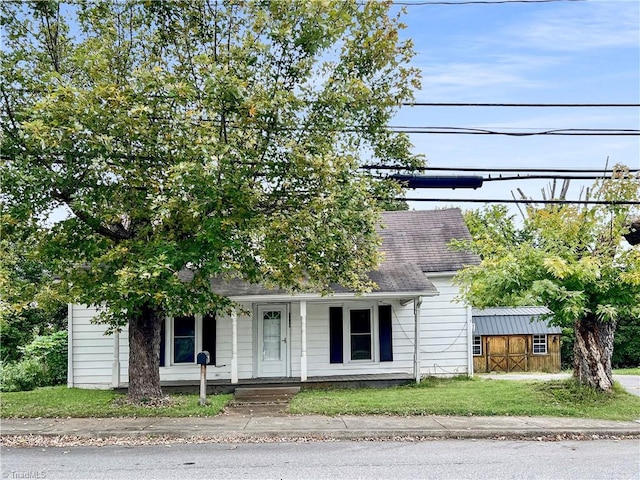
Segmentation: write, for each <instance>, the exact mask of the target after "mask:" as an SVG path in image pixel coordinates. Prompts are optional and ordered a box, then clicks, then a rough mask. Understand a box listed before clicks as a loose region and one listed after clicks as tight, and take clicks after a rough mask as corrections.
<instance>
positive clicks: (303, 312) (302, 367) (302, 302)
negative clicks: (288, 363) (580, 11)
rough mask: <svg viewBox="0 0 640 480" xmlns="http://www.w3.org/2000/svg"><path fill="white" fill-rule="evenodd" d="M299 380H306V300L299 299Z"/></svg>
mask: <svg viewBox="0 0 640 480" xmlns="http://www.w3.org/2000/svg"><path fill="white" fill-rule="evenodd" d="M300 332H301V335H302V339H301V346H300V381H301V382H306V381H307V301H306V300H300Z"/></svg>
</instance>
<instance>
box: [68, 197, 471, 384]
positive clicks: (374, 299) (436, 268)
mask: <svg viewBox="0 0 640 480" xmlns="http://www.w3.org/2000/svg"><path fill="white" fill-rule="evenodd" d="M379 232H380V235H381V237H382V246H381V249H382V251H383V252H384V261H383V262H382V264H381V265H380V267H379V269H378V270H377V271H375V272H371V274H370V277H371V279H372V280H373V281H374V282H375V283H376V285H377V288H376V289H375V290H374V291H372V292H370V293H368V294H364V295H359V296H358V295H355V294H354V293H352V292H348V291H346V290H344V289H341V288H340V287H337V288H336V289H335V293H334V294H333V295H331V296H324V297H323V296H320V295H317V294H295V295H292V294H290V293H288V292H286V291H282V290H269V289H266V288H264V287H262V286H260V285H249V284H246V283H243V282H240V281H232V282H226V283H224V284H222V283H221V284H214V286H213V288H214V289H215V290H216V291H217V292H218V293H221V294H224V295H227V296H229V297H230V298H231V299H232V300H234V302H235V304H236V309H235V310H233V311H231V312H230V313H229V314H217V315H216V314H210V313H207V312H203V313H202V314H196V315H191V316H185V317H168V318H166V319H165V321H164V324H163V328H162V341H161V348H160V365H161V366H160V379H161V382H164V383H165V384H170V383H171V382H182V381H194V382H195V381H197V380H198V379H199V375H200V368H199V367H198V365H197V364H196V356H197V353H198V352H200V351H205V350H206V351H208V352H209V354H210V364H209V365H208V367H207V379H208V380H209V381H219V382H223V383H225V382H227V383H229V384H232V385H233V384H238V383H242V382H243V381H245V380H249V379H265V380H269V379H294V380H298V381H300V382H306V381H311V380H313V379H317V378H333V377H340V376H349V375H382V374H386V375H387V376H389V377H390V378H391V377H394V376H395V377H398V378H414V379H416V380H419V378H421V377H422V376H426V375H442V376H452V375H461V374H471V373H472V371H473V357H472V351H471V346H472V333H473V332H472V322H471V310H470V308H469V307H467V306H465V305H464V304H462V303H458V302H456V301H455V299H456V297H457V295H458V294H459V290H458V287H457V286H454V285H453V283H452V278H453V275H454V274H455V272H456V271H457V270H458V269H460V268H462V267H463V266H464V265H467V264H473V263H477V258H476V257H475V256H473V255H471V254H469V253H465V252H460V251H454V250H451V249H450V248H449V247H448V243H449V242H450V241H451V240H453V239H468V238H469V232H468V230H467V229H466V227H465V225H464V222H463V219H462V215H461V213H460V211H459V210H458V209H444V210H434V211H403V212H386V213H384V214H383V217H382V225H381V228H380V230H379ZM95 315H96V309H95V308H93V307H87V306H82V305H69V345H70V348H69V372H68V373H69V374H68V385H69V386H73V387H81V388H118V387H123V386H126V384H127V383H128V359H129V351H128V332H127V329H126V327H125V329H124V330H123V331H122V332H120V333H119V334H113V335H110V336H106V335H104V330H105V326H104V325H98V324H93V323H91V320H92V318H93V317H94V316H95Z"/></svg>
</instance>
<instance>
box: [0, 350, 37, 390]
mask: <svg viewBox="0 0 640 480" xmlns="http://www.w3.org/2000/svg"><path fill="white" fill-rule="evenodd" d="M46 382H47V371H46V367H45V365H44V364H43V363H42V360H40V359H39V358H25V359H24V360H21V361H19V362H16V363H8V364H4V365H2V368H1V369H0V391H2V392H22V391H25V390H33V389H34V388H37V387H41V386H44V385H46Z"/></svg>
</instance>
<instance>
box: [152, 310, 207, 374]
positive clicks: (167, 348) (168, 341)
mask: <svg viewBox="0 0 640 480" xmlns="http://www.w3.org/2000/svg"><path fill="white" fill-rule="evenodd" d="M194 317H195V332H194V333H195V336H196V339H195V345H194V348H195V352H193V363H191V362H178V363H176V362H175V359H174V358H173V353H174V348H173V339H174V336H173V324H174V321H173V317H166V318H165V320H164V322H165V323H164V326H165V329H164V334H165V338H164V358H165V361H164V367H160V368H167V367H174V366H176V367H179V366H182V365H195V364H196V363H197V362H196V360H197V356H198V352H201V351H202V315H201V314H196V315H194Z"/></svg>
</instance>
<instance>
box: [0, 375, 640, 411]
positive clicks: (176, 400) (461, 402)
mask: <svg viewBox="0 0 640 480" xmlns="http://www.w3.org/2000/svg"><path fill="white" fill-rule="evenodd" d="M0 398H1V406H0V415H1V416H2V417H3V418H9V417H25V418H35V417H149V416H158V417H190V416H214V415H218V414H220V413H221V412H222V411H223V410H224V407H225V406H226V405H227V403H229V402H230V401H231V400H232V398H233V397H232V395H210V396H208V397H207V399H208V405H206V406H204V407H201V406H200V405H199V404H198V399H199V397H198V395H171V396H169V397H168V400H167V401H166V402H162V404H160V405H155V406H133V405H130V404H127V403H126V402H125V397H124V395H121V394H116V393H114V392H112V391H105V390H80V389H68V388H66V387H46V388H39V389H36V390H33V391H30V392H15V393H3V394H1V396H0ZM290 413H292V414H318V415H340V414H350V415H368V414H383V415H464V416H467V415H505V416H515V415H518V416H550V417H581V418H600V419H608V420H635V419H638V418H640V397H635V396H632V395H630V394H628V393H626V392H624V391H623V390H622V389H621V388H619V387H617V386H616V390H615V392H614V393H612V394H600V393H597V392H594V391H592V390H589V389H586V388H581V387H578V386H577V385H575V384H574V383H573V382H572V381H571V380H562V381H548V382H533V381H531V382H530V381H526V382H522V381H510V380H487V379H468V378H466V377H461V378H453V379H433V378H428V379H425V380H424V381H423V382H422V384H421V385H419V386H416V385H409V386H405V387H395V388H387V389H333V390H313V389H311V390H305V391H302V392H300V393H299V394H298V395H296V396H295V397H294V398H293V400H292V401H291V405H290Z"/></svg>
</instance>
